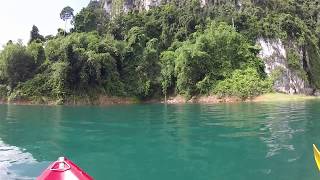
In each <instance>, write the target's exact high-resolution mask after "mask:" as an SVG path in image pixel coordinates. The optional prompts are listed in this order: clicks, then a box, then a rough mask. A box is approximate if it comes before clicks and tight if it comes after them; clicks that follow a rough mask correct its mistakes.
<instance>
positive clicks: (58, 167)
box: [37, 157, 93, 180]
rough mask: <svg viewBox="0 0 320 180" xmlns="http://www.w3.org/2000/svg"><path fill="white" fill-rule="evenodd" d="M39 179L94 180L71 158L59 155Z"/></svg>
mask: <svg viewBox="0 0 320 180" xmlns="http://www.w3.org/2000/svg"><path fill="white" fill-rule="evenodd" d="M37 180H93V178H92V177H90V176H89V175H88V174H87V173H86V172H84V171H83V170H82V169H80V168H79V167H78V166H77V165H76V164H74V163H73V162H72V161H70V160H69V159H67V158H65V157H59V159H58V160H57V161H55V162H53V163H52V164H51V165H50V166H49V167H48V168H47V169H46V170H44V171H43V172H42V174H41V175H40V176H39V177H38V178H37Z"/></svg>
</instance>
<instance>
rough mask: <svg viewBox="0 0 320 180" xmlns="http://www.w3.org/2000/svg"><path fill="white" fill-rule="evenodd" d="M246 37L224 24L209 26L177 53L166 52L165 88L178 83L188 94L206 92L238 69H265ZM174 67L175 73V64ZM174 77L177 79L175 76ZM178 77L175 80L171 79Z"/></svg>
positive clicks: (180, 91) (180, 90) (163, 70)
mask: <svg viewBox="0 0 320 180" xmlns="http://www.w3.org/2000/svg"><path fill="white" fill-rule="evenodd" d="M252 49H254V48H252V46H251V45H250V44H249V43H248V42H247V41H246V39H245V38H244V37H243V36H242V35H241V34H239V33H237V32H236V31H235V29H234V28H232V27H231V26H228V25H226V24H225V23H214V22H212V23H211V24H209V25H208V27H207V28H206V29H205V30H204V32H197V33H195V34H194V37H193V39H191V40H189V41H187V42H185V43H183V45H182V46H181V47H179V48H178V49H177V50H176V51H175V52H172V51H167V52H166V53H163V58H162V59H163V60H162V61H161V62H162V63H163V64H162V67H163V68H168V69H162V76H163V78H162V88H163V91H164V92H166V89H167V88H168V87H169V86H170V85H171V84H176V85H177V92H178V93H180V94H184V95H186V97H190V96H193V95H195V94H199V93H201V94H207V93H209V92H210V90H211V89H212V88H213V87H214V86H215V85H216V84H215V82H217V81H219V80H223V79H225V78H227V77H229V76H230V74H231V73H232V72H233V70H235V69H241V68H246V67H252V68H255V69H257V70H260V69H261V68H262V62H261V61H260V60H259V59H258V58H257V57H256V54H255V53H256V52H255V51H253V50H252ZM173 66H174V74H173V72H172V71H173V68H172V67H173ZM173 76H174V77H175V78H173ZM170 80H171V81H174V80H176V82H170Z"/></svg>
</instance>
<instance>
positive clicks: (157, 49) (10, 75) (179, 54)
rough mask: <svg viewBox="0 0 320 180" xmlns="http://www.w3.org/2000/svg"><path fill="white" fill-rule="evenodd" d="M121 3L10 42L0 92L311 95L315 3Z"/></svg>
mask: <svg viewBox="0 0 320 180" xmlns="http://www.w3.org/2000/svg"><path fill="white" fill-rule="evenodd" d="M128 2H129V1H110V2H109V3H108V1H101V2H98V1H91V2H90V3H89V5H88V6H87V7H86V8H84V9H82V10H81V11H80V12H79V13H78V14H76V15H75V16H74V18H73V21H72V22H73V25H74V28H73V29H71V32H69V33H66V32H65V31H64V30H61V29H60V30H59V32H58V33H57V35H54V36H47V37H45V38H44V37H43V36H41V35H40V34H38V30H37V28H36V27H34V28H33V30H32V31H31V38H30V42H29V43H28V45H27V46H25V45H23V44H21V43H12V42H8V44H7V45H6V46H5V47H4V49H3V50H2V51H1V53H0V99H9V100H11V101H15V100H34V101H39V102H42V101H47V100H51V101H56V102H58V103H64V102H66V101H68V100H70V99H75V98H80V99H81V98H82V99H89V100H88V101H90V100H92V99H97V97H98V96H100V95H103V96H110V97H111V96H112V97H114V96H116V97H134V98H138V99H142V100H146V99H150V98H160V97H165V96H168V95H170V96H172V95H173V96H174V95H182V96H184V97H185V98H186V99H190V98H191V97H193V96H195V95H210V94H215V95H217V96H219V97H229V96H237V97H239V98H241V99H247V98H251V97H255V96H258V95H260V94H264V93H268V92H272V91H277V92H284V93H289V94H308V95H314V94H319V92H318V89H320V49H319V48H320V41H319V40H320V3H319V2H317V1H314V0H305V1H300V0H251V1H249V0H246V1H241V0H234V1H231V0H211V1H197V0H194V1H188V0H184V1H152V2H153V3H155V4H156V5H150V2H151V1H150V2H149V1H130V3H131V5H130V4H129V5H130V6H124V5H128ZM139 2H141V3H140V6H139V5H137V3H138V4H139ZM142 2H143V3H142ZM146 3H149V5H150V6H149V5H148V4H146ZM141 4H142V5H141ZM107 5H108V6H107ZM146 5H148V8H146ZM141 7H144V8H141ZM124 8H125V9H124ZM111 12H113V13H111ZM1 97H2V98H1Z"/></svg>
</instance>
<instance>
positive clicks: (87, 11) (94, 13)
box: [73, 1, 108, 32]
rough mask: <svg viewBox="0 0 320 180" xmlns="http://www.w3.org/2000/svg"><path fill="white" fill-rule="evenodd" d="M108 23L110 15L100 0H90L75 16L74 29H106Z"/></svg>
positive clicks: (80, 30) (84, 30)
mask: <svg viewBox="0 0 320 180" xmlns="http://www.w3.org/2000/svg"><path fill="white" fill-rule="evenodd" d="M107 23H108V16H107V14H106V11H105V10H104V9H103V7H102V6H101V4H100V3H99V2H98V1H90V3H89V5H88V7H86V8H83V9H82V10H81V11H80V12H79V13H78V14H77V15H76V16H75V17H74V22H73V25H74V29H75V31H76V32H90V31H99V32H103V31H104V26H105V25H106V24H107Z"/></svg>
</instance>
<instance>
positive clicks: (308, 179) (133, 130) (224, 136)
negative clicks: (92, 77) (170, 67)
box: [0, 101, 320, 180]
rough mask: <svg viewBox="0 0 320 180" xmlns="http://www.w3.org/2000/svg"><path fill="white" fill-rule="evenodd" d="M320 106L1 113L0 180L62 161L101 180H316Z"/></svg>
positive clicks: (6, 109)
mask: <svg viewBox="0 0 320 180" xmlns="http://www.w3.org/2000/svg"><path fill="white" fill-rule="evenodd" d="M313 143H315V144H318V145H320V101H305V102H286V103H243V104H232V105H162V104H152V105H150V104H149V105H121V106H109V107H65V106H58V107H46V106H45V107H42V106H14V105H0V179H1V180H2V179H4V180H6V179H34V178H35V177H36V176H38V175H39V174H40V173H41V171H42V170H43V169H45V168H46V167H47V166H48V165H49V163H50V162H52V161H54V160H56V159H57V158H58V157H59V156H67V157H68V158H70V159H71V160H73V161H74V162H75V163H76V164H78V165H79V166H80V167H82V168H83V169H84V170H85V171H87V172H88V173H89V174H90V175H92V176H93V177H94V178H95V179H98V180H100V179H101V180H104V179H110V180H171V179H172V180H214V179H217V180H220V179H223V180H248V179H253V180H257V179H259V180H269V179H270V180H286V179H288V180H314V179H319V178H320V174H319V172H318V171H317V169H316V166H315V162H314V160H313V156H312V144H313Z"/></svg>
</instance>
